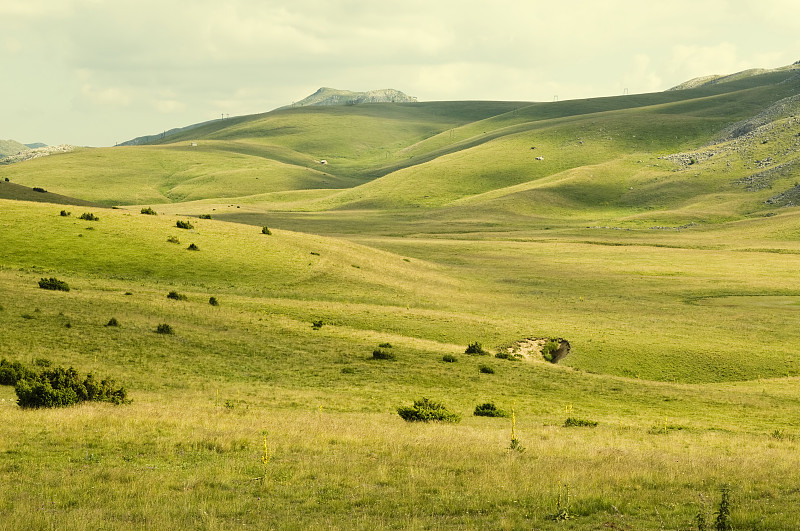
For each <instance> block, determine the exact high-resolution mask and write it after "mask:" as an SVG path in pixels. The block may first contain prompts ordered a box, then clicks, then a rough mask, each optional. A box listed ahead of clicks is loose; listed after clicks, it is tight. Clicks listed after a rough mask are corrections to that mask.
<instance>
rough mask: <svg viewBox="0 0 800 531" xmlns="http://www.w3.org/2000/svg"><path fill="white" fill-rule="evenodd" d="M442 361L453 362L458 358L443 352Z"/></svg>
mask: <svg viewBox="0 0 800 531" xmlns="http://www.w3.org/2000/svg"><path fill="white" fill-rule="evenodd" d="M442 361H446V362H447V363H455V362H457V361H458V358H456V357H455V356H453V355H452V354H445V355H444V356H442Z"/></svg>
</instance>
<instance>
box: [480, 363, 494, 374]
mask: <svg viewBox="0 0 800 531" xmlns="http://www.w3.org/2000/svg"><path fill="white" fill-rule="evenodd" d="M478 368H479V369H480V371H481V372H482V373H483V374H494V369H492V368H491V367H489V366H488V365H481V366H480V367H478Z"/></svg>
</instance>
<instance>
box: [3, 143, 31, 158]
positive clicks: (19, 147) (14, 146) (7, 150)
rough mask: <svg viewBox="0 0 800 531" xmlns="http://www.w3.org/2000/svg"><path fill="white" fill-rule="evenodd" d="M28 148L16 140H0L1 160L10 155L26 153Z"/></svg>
mask: <svg viewBox="0 0 800 531" xmlns="http://www.w3.org/2000/svg"><path fill="white" fill-rule="evenodd" d="M27 149H28V146H26V145H25V144H21V143H19V142H17V141H16V140H0V159H1V158H3V157H7V156H8V155H16V154H17V153H19V152H20V151H26V150H27Z"/></svg>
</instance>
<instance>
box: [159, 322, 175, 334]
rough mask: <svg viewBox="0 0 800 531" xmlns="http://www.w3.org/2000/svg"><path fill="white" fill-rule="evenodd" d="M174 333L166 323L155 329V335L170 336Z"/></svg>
mask: <svg viewBox="0 0 800 531" xmlns="http://www.w3.org/2000/svg"><path fill="white" fill-rule="evenodd" d="M174 333H175V331H174V330H172V327H171V326H170V325H168V324H167V323H162V324H160V325H158V326H157V327H156V334H167V335H172V334H174Z"/></svg>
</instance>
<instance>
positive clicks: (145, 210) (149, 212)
mask: <svg viewBox="0 0 800 531" xmlns="http://www.w3.org/2000/svg"><path fill="white" fill-rule="evenodd" d="M141 212H142V214H147V215H148V216H157V215H158V214H157V213H156V211H155V210H153V209H152V208H150V207H145V208H143V209H142V210H141Z"/></svg>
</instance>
